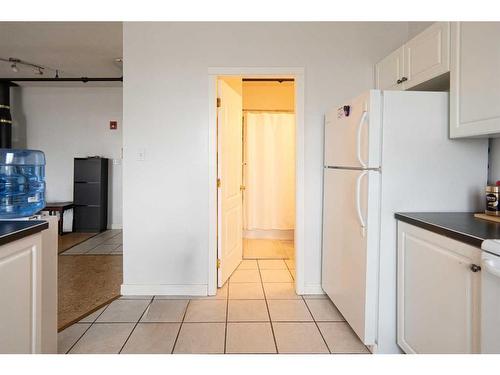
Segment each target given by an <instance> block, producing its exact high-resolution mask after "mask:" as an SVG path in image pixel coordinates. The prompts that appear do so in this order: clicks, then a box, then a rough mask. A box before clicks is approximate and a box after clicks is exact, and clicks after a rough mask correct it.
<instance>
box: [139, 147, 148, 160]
mask: <svg viewBox="0 0 500 375" xmlns="http://www.w3.org/2000/svg"><path fill="white" fill-rule="evenodd" d="M137 160H138V161H145V160H146V149H144V148H140V149H139V152H138V153H137Z"/></svg>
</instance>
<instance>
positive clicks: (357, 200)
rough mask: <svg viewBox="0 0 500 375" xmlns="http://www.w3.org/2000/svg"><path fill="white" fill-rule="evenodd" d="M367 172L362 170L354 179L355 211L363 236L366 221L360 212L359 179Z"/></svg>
mask: <svg viewBox="0 0 500 375" xmlns="http://www.w3.org/2000/svg"><path fill="white" fill-rule="evenodd" d="M367 174H368V171H364V172H362V173H361V174H360V175H359V176H358V178H357V180H356V213H357V215H358V221H359V225H360V226H361V228H362V229H363V236H364V229H365V228H366V222H365V219H364V217H363V214H362V212H361V181H362V180H363V177H365V176H366V175H367Z"/></svg>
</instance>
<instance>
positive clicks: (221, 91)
mask: <svg viewBox="0 0 500 375" xmlns="http://www.w3.org/2000/svg"><path fill="white" fill-rule="evenodd" d="M217 94H218V108H217V109H218V111H217V177H218V180H217V185H218V189H217V205H218V218H217V221H218V228H217V231H218V232H217V234H218V238H217V257H218V260H219V262H218V270H217V284H218V286H219V287H221V286H222V285H223V284H224V283H225V282H226V281H227V279H228V278H229V276H231V274H232V273H233V271H234V270H235V269H236V267H238V265H239V264H240V262H241V260H242V257H243V201H242V193H241V186H242V147H243V139H242V135H243V133H242V115H243V109H242V106H243V103H242V95H241V94H242V81H241V78H224V79H219V80H218V82H217Z"/></svg>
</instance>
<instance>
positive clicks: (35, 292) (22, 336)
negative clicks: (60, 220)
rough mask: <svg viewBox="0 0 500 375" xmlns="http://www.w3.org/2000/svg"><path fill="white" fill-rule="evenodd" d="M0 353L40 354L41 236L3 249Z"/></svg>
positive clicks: (29, 238)
mask: <svg viewBox="0 0 500 375" xmlns="http://www.w3.org/2000/svg"><path fill="white" fill-rule="evenodd" d="M1 250H2V251H1V252H0V298H1V304H2V308H1V309H0V322H1V323H0V353H2V354H14V353H23V354H29V353H40V352H41V288H42V284H41V281H42V279H41V264H42V263H41V261H42V257H41V254H40V250H41V235H40V234H35V235H32V236H29V237H26V238H23V239H21V240H17V241H14V242H11V243H9V244H7V245H4V246H2V248H1Z"/></svg>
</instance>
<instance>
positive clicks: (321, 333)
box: [301, 296, 333, 354]
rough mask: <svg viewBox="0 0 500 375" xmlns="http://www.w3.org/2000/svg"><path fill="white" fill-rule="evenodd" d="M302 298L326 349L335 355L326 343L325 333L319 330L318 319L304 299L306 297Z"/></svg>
mask: <svg viewBox="0 0 500 375" xmlns="http://www.w3.org/2000/svg"><path fill="white" fill-rule="evenodd" d="M301 297H302V300H303V301H304V304H305V305H306V308H307V311H309V314H311V317H312V319H313V322H314V325H315V326H316V329H317V330H318V332H319V334H320V336H321V338H322V339H323V342H324V343H325V345H326V348H327V349H328V352H329V353H330V354H333V353H332V351H331V350H330V347H329V346H328V343H327V342H326V340H325V337H324V336H323V332H321V329H319V325H318V322H317V321H316V318H315V317H314V315H313V313H312V311H311V309H310V308H309V305H308V304H307V302H306V299H305V298H304V296H301Z"/></svg>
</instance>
